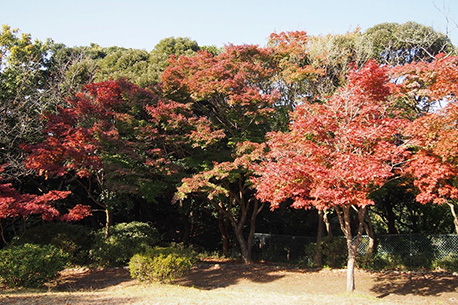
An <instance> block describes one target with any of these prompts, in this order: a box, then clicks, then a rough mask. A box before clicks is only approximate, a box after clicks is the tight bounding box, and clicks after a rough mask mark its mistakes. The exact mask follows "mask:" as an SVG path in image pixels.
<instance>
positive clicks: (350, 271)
mask: <svg viewBox="0 0 458 305" xmlns="http://www.w3.org/2000/svg"><path fill="white" fill-rule="evenodd" d="M350 243H351V240H350ZM347 245H348V241H347ZM353 248H354V247H353V246H350V247H349V248H348V261H347V291H349V292H353V291H354V290H355V261H356V255H355V251H354V249H353Z"/></svg>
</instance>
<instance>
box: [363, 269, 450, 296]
mask: <svg viewBox="0 0 458 305" xmlns="http://www.w3.org/2000/svg"><path fill="white" fill-rule="evenodd" d="M374 281H375V284H374V287H372V288H371V291H373V292H375V293H377V294H379V295H378V296H377V297H378V298H384V297H386V296H388V295H390V294H397V295H418V296H438V295H440V294H442V293H445V292H457V288H458V277H457V276H454V275H453V274H450V273H446V272H431V273H414V272H408V273H393V272H390V273H380V274H379V275H378V276H377V277H376V278H375V279H374Z"/></svg>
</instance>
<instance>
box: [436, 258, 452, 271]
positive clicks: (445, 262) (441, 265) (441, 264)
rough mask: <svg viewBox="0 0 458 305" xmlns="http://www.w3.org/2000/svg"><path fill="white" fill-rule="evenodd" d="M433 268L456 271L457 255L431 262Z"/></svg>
mask: <svg viewBox="0 0 458 305" xmlns="http://www.w3.org/2000/svg"><path fill="white" fill-rule="evenodd" d="M433 267H434V268H435V269H441V270H445V271H449V272H457V271H458V257H446V258H443V259H441V260H436V261H434V262H433Z"/></svg>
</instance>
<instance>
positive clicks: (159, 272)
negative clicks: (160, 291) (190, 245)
mask: <svg viewBox="0 0 458 305" xmlns="http://www.w3.org/2000/svg"><path fill="white" fill-rule="evenodd" d="M195 261H196V260H195V254H194V253H193V252H192V251H188V250H186V249H183V248H177V247H154V248H151V249H148V250H147V251H145V252H144V253H141V254H136V255H134V256H133V257H132V258H131V260H130V262H129V269H130V275H131V276H132V278H133V279H137V280H139V281H140V282H154V281H157V282H173V281H174V280H175V278H177V277H179V276H181V275H183V274H184V273H185V272H186V271H188V270H190V269H191V266H192V264H193V263H195Z"/></svg>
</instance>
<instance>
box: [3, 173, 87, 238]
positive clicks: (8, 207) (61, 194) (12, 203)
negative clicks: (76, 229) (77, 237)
mask: <svg viewBox="0 0 458 305" xmlns="http://www.w3.org/2000/svg"><path fill="white" fill-rule="evenodd" d="M4 167H5V166H0V173H1V172H3V171H4ZM0 181H1V183H0V235H1V238H2V240H3V242H4V243H5V244H7V243H8V241H7V238H6V236H5V234H4V233H5V229H6V228H7V227H8V226H10V225H13V224H14V222H15V221H16V220H17V219H22V220H23V221H24V225H25V222H26V221H27V219H28V218H29V216H31V215H40V216H41V217H42V219H43V220H44V221H52V220H60V221H77V220H81V219H83V218H84V217H86V216H88V215H90V208H89V207H88V206H84V205H81V204H78V205H76V206H75V207H74V208H72V209H71V210H70V211H69V212H68V213H67V214H61V213H60V212H59V211H58V210H57V209H56V208H55V207H54V206H53V205H52V202H54V201H56V200H60V199H64V198H66V197H67V196H68V195H69V194H70V192H69V191H55V190H54V191H49V192H47V193H46V194H43V195H36V194H21V193H19V192H18V191H17V190H16V189H14V188H13V186H12V184H11V183H4V181H2V177H1V176H0Z"/></svg>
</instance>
